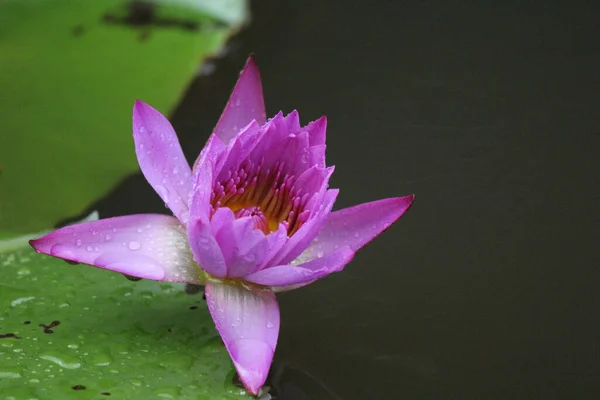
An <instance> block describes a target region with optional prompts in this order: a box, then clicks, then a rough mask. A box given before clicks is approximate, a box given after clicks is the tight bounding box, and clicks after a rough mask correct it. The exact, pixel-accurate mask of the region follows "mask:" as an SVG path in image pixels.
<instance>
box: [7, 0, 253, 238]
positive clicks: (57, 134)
mask: <svg viewBox="0 0 600 400" xmlns="http://www.w3.org/2000/svg"><path fill="white" fill-rule="evenodd" d="M214 3H224V2H223V1H221V0H214V1H208V0H202V1H199V2H194V1H186V0H169V1H166V0H162V1H158V2H154V1H125V0H104V1H87V0H45V1H22V0H4V1H2V2H1V3H0V93H1V94H2V102H1V107H0V121H2V128H1V133H0V230H2V231H3V232H4V233H6V232H9V233H13V234H15V233H26V232H34V231H38V230H40V229H45V228H47V227H50V226H53V225H54V224H55V223H56V222H58V221H59V220H61V219H64V218H66V217H72V216H75V215H78V214H79V213H81V212H82V211H83V210H84V209H85V208H86V207H87V206H89V204H90V203H91V202H92V201H93V200H94V199H96V198H98V197H100V196H101V195H103V194H105V193H106V192H107V191H108V190H109V189H110V188H111V187H112V186H114V185H115V184H116V183H117V181H118V180H119V179H120V178H122V177H123V176H124V175H126V174H128V173H131V172H134V171H137V169H138V166H137V162H136V158H135V155H134V147H133V140H132V137H131V111H132V107H133V102H134V100H135V99H137V98H139V99H143V100H144V101H146V102H148V103H150V104H152V105H153V106H154V107H155V108H157V109H159V110H160V111H161V112H163V113H166V114H168V113H169V112H170V111H171V110H173V109H174V107H175V106H176V104H177V102H178V100H179V98H180V97H181V96H182V94H183V92H184V90H185V88H186V87H187V85H188V84H189V82H190V81H191V79H192V78H193V77H194V76H195V75H196V74H197V71H198V70H199V68H200V64H201V61H202V60H203V59H204V58H205V57H207V56H208V55H211V54H214V53H216V52H218V51H219V49H220V48H221V47H222V46H223V44H224V43H225V42H226V40H227V39H228V37H229V36H230V35H231V34H232V33H233V32H235V31H236V30H237V29H238V28H239V27H240V26H241V24H242V23H243V22H244V20H245V18H246V16H247V4H246V1H245V0H234V1H232V0H229V1H227V2H226V3H227V7H223V6H222V4H221V5H219V4H214ZM3 236H6V235H5V234H4V235H3Z"/></svg>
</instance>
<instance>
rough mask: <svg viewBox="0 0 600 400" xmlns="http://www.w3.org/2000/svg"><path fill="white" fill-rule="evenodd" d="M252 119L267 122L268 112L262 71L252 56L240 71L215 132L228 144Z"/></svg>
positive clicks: (259, 122)
mask: <svg viewBox="0 0 600 400" xmlns="http://www.w3.org/2000/svg"><path fill="white" fill-rule="evenodd" d="M252 120H256V122H258V124H259V125H262V124H264V123H265V120H266V114H265V102H264V100H263V91H262V83H261V81H260V72H259V70H258V66H257V65H256V62H255V61H254V58H252V57H250V58H249V59H248V61H247V62H246V65H245V66H244V69H243V70H242V72H241V73H240V77H239V78H238V81H237V83H236V84H235V87H234V89H233V92H232V93H231V97H230V98H229V101H228V102H227V105H226V106H225V110H223V114H221V118H220V119H219V122H218V123H217V126H216V127H215V130H214V133H215V135H217V136H218V137H219V138H220V139H221V140H222V141H223V143H225V144H227V143H228V142H229V141H230V140H231V139H232V138H233V137H235V136H236V135H237V134H238V133H239V130H240V129H241V128H243V127H245V126H246V125H248V124H249V123H250V122H251V121H252Z"/></svg>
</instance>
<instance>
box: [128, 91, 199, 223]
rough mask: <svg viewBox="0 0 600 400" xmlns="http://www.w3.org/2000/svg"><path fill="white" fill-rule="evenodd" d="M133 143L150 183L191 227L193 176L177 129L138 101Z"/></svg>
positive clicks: (143, 171)
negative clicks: (189, 218)
mask: <svg viewBox="0 0 600 400" xmlns="http://www.w3.org/2000/svg"><path fill="white" fill-rule="evenodd" d="M133 139H134V141H135V144H136V146H135V151H136V154H137V158H138V162H139V164H140V168H141V169H142V173H143V174H144V176H145V177H146V180H148V183H150V185H152V187H153V188H154V190H155V191H156V192H157V193H158V195H159V196H160V197H161V198H162V199H163V201H164V202H165V203H166V204H167V206H168V207H169V208H170V209H171V211H173V214H175V216H176V217H177V218H178V219H179V220H180V221H181V223H182V224H187V221H188V216H189V210H188V199H189V196H190V191H191V190H192V172H191V169H190V166H189V165H188V163H187V161H186V160H185V157H184V155H183V151H182V150H181V146H180V145H179V141H178V140H177V135H176V134H175V131H174V130H173V127H172V126H171V124H170V123H169V121H168V120H167V119H166V118H165V117H164V116H163V115H162V114H161V113H159V112H158V111H156V110H155V109H154V108H152V107H150V106H149V105H147V104H145V103H143V102H141V101H139V100H138V101H136V103H135V106H134V108H133ZM181 182H183V184H180V183H181Z"/></svg>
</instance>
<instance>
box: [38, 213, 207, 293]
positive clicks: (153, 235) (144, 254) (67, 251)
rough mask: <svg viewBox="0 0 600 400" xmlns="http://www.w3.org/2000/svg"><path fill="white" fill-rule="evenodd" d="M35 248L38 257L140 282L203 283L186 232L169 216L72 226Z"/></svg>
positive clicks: (44, 238) (102, 221)
mask: <svg viewBox="0 0 600 400" xmlns="http://www.w3.org/2000/svg"><path fill="white" fill-rule="evenodd" d="M92 232H97V233H98V234H93V233H92ZM108 232H110V234H108ZM107 235H110V239H109V240H106V236H107ZM30 243H31V245H32V246H33V247H34V248H35V250H36V251H37V252H38V253H43V254H48V255H51V256H55V257H59V258H63V259H66V260H70V261H76V262H79V263H84V264H90V265H95V266H97V267H101V268H105V269H109V270H112V271H117V272H121V273H124V274H127V275H132V276H135V277H138V278H146V279H155V280H164V281H172V282H189V283H197V284H203V283H204V277H203V275H202V272H201V270H200V267H199V266H198V265H197V264H196V263H195V262H194V260H193V257H192V253H191V251H190V248H189V245H188V241H187V236H186V232H185V228H184V227H183V226H182V225H181V223H180V222H179V221H178V220H177V219H176V218H173V217H170V216H167V215H155V214H138V215H128V216H124V217H116V218H108V219H102V220H99V221H92V222H85V223H82V224H77V225H70V226H66V227H64V228H61V229H59V230H57V231H55V232H52V233H50V234H48V235H46V236H44V237H42V238H40V239H36V240H32V241H31V242H30Z"/></svg>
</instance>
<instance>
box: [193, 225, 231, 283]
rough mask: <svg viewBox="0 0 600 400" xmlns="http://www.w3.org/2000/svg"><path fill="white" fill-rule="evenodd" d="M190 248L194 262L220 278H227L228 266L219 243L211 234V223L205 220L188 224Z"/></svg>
mask: <svg viewBox="0 0 600 400" xmlns="http://www.w3.org/2000/svg"><path fill="white" fill-rule="evenodd" d="M188 236H189V241H190V247H191V248H192V253H193V254H194V260H196V262H197V263H198V264H200V265H201V268H202V269H203V270H204V271H206V272H208V273H209V274H211V275H212V276H215V277H218V278H224V277H225V276H227V265H226V264H225V258H224V257H223V252H222V251H221V248H220V247H219V242H217V240H216V239H215V237H214V236H213V234H212V232H211V228H210V222H208V221H205V220H203V219H191V220H190V223H189V224H188Z"/></svg>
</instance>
